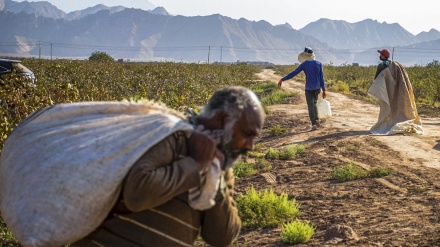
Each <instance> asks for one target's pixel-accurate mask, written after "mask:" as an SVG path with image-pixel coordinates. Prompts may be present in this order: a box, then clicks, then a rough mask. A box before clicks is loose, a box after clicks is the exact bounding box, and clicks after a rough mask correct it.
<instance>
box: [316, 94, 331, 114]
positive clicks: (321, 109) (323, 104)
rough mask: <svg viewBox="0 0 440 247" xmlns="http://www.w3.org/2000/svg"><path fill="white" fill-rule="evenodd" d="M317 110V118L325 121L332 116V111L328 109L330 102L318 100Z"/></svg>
mask: <svg viewBox="0 0 440 247" xmlns="http://www.w3.org/2000/svg"><path fill="white" fill-rule="evenodd" d="M316 107H317V108H318V118H319V119H326V118H329V117H331V116H332V109H331V107H330V102H329V101H328V100H326V99H319V100H318V102H317V103H316Z"/></svg>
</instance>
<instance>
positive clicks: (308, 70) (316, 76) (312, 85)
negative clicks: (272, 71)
mask: <svg viewBox="0 0 440 247" xmlns="http://www.w3.org/2000/svg"><path fill="white" fill-rule="evenodd" d="M301 71H304V73H305V74H306V90H316V89H320V88H321V89H322V90H323V91H325V82H324V70H323V68H322V63H320V62H318V61H316V60H306V61H304V62H303V63H301V64H300V65H299V66H298V68H296V69H295V70H294V71H292V72H290V73H289V74H288V75H286V76H285V77H283V78H282V80H283V81H287V80H289V79H292V78H293V77H294V76H296V75H297V74H299V72H301Z"/></svg>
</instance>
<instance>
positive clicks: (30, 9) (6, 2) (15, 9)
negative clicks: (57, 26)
mask: <svg viewBox="0 0 440 247" xmlns="http://www.w3.org/2000/svg"><path fill="white" fill-rule="evenodd" d="M0 11H9V12H12V13H16V14H17V13H22V12H24V13H28V14H33V15H35V16H41V17H47V18H54V19H60V18H65V17H66V13H65V12H64V11H62V10H60V9H58V8H57V7H56V6H54V5H52V4H51V3H49V2H46V1H39V2H28V1H24V2H16V1H12V0H0Z"/></svg>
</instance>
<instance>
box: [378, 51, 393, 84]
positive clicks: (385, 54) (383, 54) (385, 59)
mask: <svg viewBox="0 0 440 247" xmlns="http://www.w3.org/2000/svg"><path fill="white" fill-rule="evenodd" d="M377 52H379V59H380V61H381V62H380V63H379V64H378V65H377V68H376V75H375V76H374V79H376V78H377V76H378V75H379V74H380V72H382V70H384V69H386V68H388V66H390V63H391V61H390V60H389V58H390V51H388V50H387V49H382V50H377Z"/></svg>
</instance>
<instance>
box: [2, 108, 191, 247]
mask: <svg viewBox="0 0 440 247" xmlns="http://www.w3.org/2000/svg"><path fill="white" fill-rule="evenodd" d="M164 109H165V110H164ZM168 111H169V110H168ZM177 130H183V131H186V132H187V134H188V135H189V134H190V133H191V131H192V126H191V125H190V124H188V123H187V122H186V121H185V120H183V118H182V117H180V116H177V115H173V114H170V112H167V110H166V108H165V107H162V106H158V105H153V104H143V103H129V102H124V103H122V102H88V103H74V104H62V105H57V106H53V107H49V108H46V109H43V110H41V111H38V112H35V113H34V114H32V115H30V116H29V117H28V118H27V119H25V120H24V121H22V122H21V123H20V124H19V126H18V127H17V128H16V129H15V130H14V131H13V132H12V133H11V135H10V136H9V137H8V138H7V140H6V142H5V146H4V148H3V150H2V152H1V158H0V210H1V215H2V217H3V219H4V221H5V222H6V224H7V225H8V227H9V228H10V229H11V231H12V233H13V234H14V236H15V237H16V238H17V239H18V240H19V241H20V243H21V244H23V245H24V246H44V247H51V246H60V245H63V244H67V243H70V242H74V241H76V240H78V239H81V238H82V237H84V236H86V235H88V234H89V233H90V232H92V231H93V230H94V229H96V228H97V227H98V226H99V225H100V224H101V223H102V221H103V220H104V219H105V217H106V216H107V215H108V213H109V212H110V210H111V208H112V207H113V205H114V204H115V202H116V200H117V199H118V196H119V193H120V189H121V182H122V180H123V178H124V177H125V175H126V174H127V172H128V170H129V169H130V168H131V166H132V165H133V164H134V163H135V162H136V160H137V159H138V158H140V157H141V155H142V154H143V153H144V152H145V151H147V150H148V149H149V148H150V147H152V146H153V145H155V144H156V143H158V142H159V141H161V140H162V139H164V138H165V137H166V136H168V135H169V134H170V133H172V132H175V131H177Z"/></svg>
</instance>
